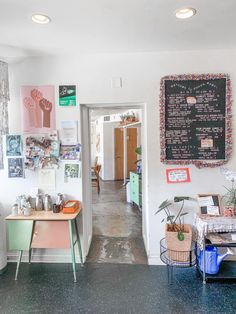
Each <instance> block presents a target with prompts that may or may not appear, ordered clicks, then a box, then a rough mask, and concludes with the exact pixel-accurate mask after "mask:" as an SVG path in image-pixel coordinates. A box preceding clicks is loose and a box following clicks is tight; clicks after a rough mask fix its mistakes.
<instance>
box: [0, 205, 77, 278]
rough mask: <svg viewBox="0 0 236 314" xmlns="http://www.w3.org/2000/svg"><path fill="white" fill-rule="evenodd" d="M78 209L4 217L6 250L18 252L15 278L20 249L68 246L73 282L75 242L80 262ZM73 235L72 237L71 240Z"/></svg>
mask: <svg viewBox="0 0 236 314" xmlns="http://www.w3.org/2000/svg"><path fill="white" fill-rule="evenodd" d="M80 211H81V209H79V210H77V211H76V212H75V213H74V214H63V213H57V214H56V213H53V212H52V211H34V212H33V213H32V215H30V216H13V215H9V216H7V217H6V218H5V219H6V220H7V232H8V247H9V250H17V251H19V256H18V261H17V267H16V274H15V280H17V278H18V273H19V267H20V262H21V258H22V253H23V251H29V263H30V261H31V252H32V249H34V248H43V249H47V248H50V249H51V248H56V249H57V248H61V249H70V250H71V257H72V267H73V275H74V282H76V281H77V280H76V261H75V248H74V247H75V244H76V243H77V245H78V250H79V255H80V261H81V265H83V257H82V250H81V243H80V237H79V231H78V226H77V221H76V218H77V217H78V215H79V213H80ZM74 237H75V240H74Z"/></svg>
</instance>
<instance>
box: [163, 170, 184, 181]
mask: <svg viewBox="0 0 236 314" xmlns="http://www.w3.org/2000/svg"><path fill="white" fill-rule="evenodd" d="M166 180H167V183H185V182H190V173H189V168H170V169H166Z"/></svg>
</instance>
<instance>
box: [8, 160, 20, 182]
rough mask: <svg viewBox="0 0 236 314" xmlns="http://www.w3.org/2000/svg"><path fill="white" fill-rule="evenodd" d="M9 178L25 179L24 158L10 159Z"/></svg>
mask: <svg viewBox="0 0 236 314" xmlns="http://www.w3.org/2000/svg"><path fill="white" fill-rule="evenodd" d="M7 161H8V178H24V163H23V158H8V159H7Z"/></svg>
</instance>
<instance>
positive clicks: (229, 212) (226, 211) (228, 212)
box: [224, 206, 236, 217]
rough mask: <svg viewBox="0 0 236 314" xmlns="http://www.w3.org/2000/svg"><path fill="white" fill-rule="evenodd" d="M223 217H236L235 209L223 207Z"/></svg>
mask: <svg viewBox="0 0 236 314" xmlns="http://www.w3.org/2000/svg"><path fill="white" fill-rule="evenodd" d="M224 216H225V217H235V216H236V209H235V208H234V207H231V206H225V207H224Z"/></svg>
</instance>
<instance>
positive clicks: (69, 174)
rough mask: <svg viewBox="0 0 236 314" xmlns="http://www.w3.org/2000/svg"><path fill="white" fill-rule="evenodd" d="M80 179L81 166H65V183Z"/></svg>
mask: <svg viewBox="0 0 236 314" xmlns="http://www.w3.org/2000/svg"><path fill="white" fill-rule="evenodd" d="M78 178H79V164H72V163H71V164H65V170H64V181H65V183H67V182H70V181H74V180H75V179H78Z"/></svg>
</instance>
